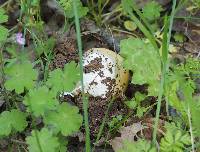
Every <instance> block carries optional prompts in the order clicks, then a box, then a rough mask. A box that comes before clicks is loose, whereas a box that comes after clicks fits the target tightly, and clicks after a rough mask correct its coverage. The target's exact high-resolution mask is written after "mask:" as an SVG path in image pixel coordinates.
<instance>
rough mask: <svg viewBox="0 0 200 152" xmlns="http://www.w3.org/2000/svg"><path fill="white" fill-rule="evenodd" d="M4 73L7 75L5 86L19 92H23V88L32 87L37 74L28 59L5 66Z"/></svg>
mask: <svg viewBox="0 0 200 152" xmlns="http://www.w3.org/2000/svg"><path fill="white" fill-rule="evenodd" d="M5 74H6V77H7V80H6V82H5V88H6V89H7V90H10V91H12V90H15V92H16V93H19V94H20V93H23V92H24V88H26V89H31V88H33V87H34V85H35V81H36V80H37V75H38V73H37V71H36V70H35V69H33V66H32V64H31V63H30V62H29V61H25V62H22V63H18V64H13V65H11V66H8V67H5Z"/></svg>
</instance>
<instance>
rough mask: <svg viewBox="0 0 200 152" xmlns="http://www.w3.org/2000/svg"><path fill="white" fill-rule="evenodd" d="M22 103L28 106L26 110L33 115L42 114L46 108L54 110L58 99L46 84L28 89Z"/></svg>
mask: <svg viewBox="0 0 200 152" xmlns="http://www.w3.org/2000/svg"><path fill="white" fill-rule="evenodd" d="M24 104H25V105H26V106H28V111H29V112H32V113H33V114H34V115H35V116H40V115H42V116H43V115H44V114H45V112H47V111H48V110H54V109H55V108H56V105H58V100H57V99H56V96H55V94H54V92H52V91H50V90H49V89H48V88H47V87H46V86H42V87H39V88H35V89H31V90H29V93H28V95H26V96H25V99H24Z"/></svg>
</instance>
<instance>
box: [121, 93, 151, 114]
mask: <svg viewBox="0 0 200 152" xmlns="http://www.w3.org/2000/svg"><path fill="white" fill-rule="evenodd" d="M145 98H146V95H144V94H141V93H140V92H136V93H135V97H134V98H133V99H132V100H130V101H126V102H125V103H126V105H127V106H128V107H129V108H131V109H136V110H137V113H136V116H138V117H139V118H141V117H142V116H143V113H144V112H146V111H147V110H148V108H145V107H142V105H141V103H142V101H143V100H144V99H145Z"/></svg>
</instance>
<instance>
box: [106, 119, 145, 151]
mask: <svg viewBox="0 0 200 152" xmlns="http://www.w3.org/2000/svg"><path fill="white" fill-rule="evenodd" d="M143 129H144V127H143V125H142V124H141V122H138V123H133V124H132V125H131V126H127V127H122V128H121V129H120V130H119V132H120V133H121V137H115V138H114V139H112V140H111V141H110V145H111V146H112V148H113V150H114V151H117V150H118V149H120V148H122V147H123V141H124V140H129V141H134V139H135V137H137V133H138V132H140V131H142V130H143Z"/></svg>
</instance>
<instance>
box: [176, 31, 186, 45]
mask: <svg viewBox="0 0 200 152" xmlns="http://www.w3.org/2000/svg"><path fill="white" fill-rule="evenodd" d="M185 39H186V38H185V37H184V35H183V34H181V33H175V34H174V40H175V41H176V42H181V43H182V42H184V41H185Z"/></svg>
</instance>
